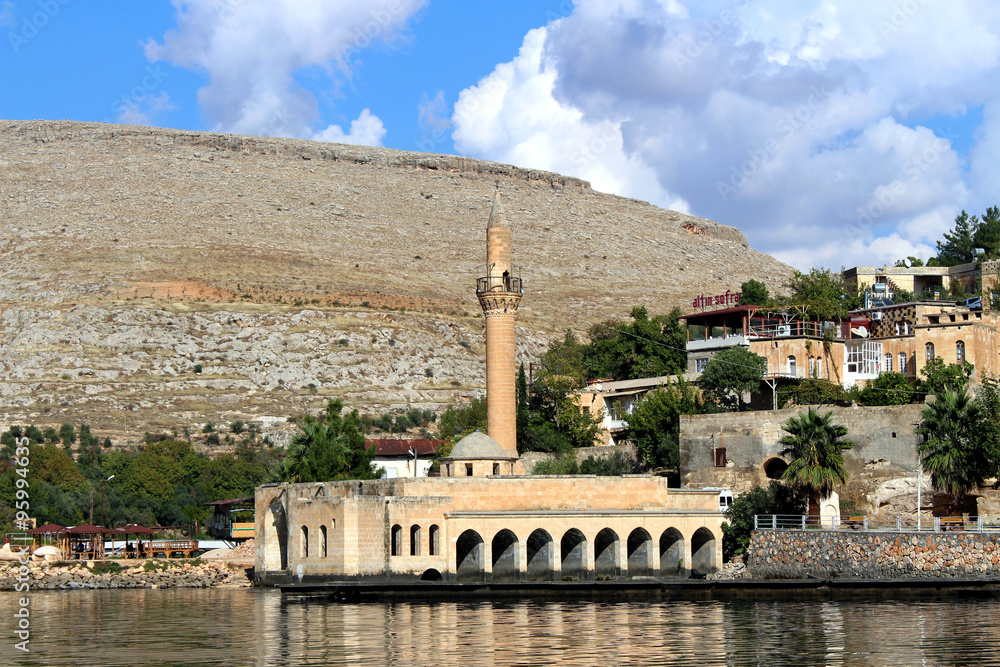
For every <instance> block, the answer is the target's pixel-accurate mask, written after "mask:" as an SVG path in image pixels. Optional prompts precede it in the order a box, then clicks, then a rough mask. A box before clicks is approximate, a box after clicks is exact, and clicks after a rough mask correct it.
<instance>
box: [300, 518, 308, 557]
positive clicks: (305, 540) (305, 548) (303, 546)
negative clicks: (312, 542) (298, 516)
mask: <svg viewBox="0 0 1000 667" xmlns="http://www.w3.org/2000/svg"><path fill="white" fill-rule="evenodd" d="M300 547H301V548H300V549H299V551H300V552H301V553H302V557H303V558H309V528H308V527H306V526H302V544H301V545H300Z"/></svg>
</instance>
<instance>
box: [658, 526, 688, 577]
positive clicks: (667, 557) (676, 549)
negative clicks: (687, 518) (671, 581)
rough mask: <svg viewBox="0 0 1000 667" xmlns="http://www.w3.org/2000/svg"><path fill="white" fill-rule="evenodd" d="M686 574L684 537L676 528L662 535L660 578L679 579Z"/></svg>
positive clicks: (669, 529) (668, 529)
mask: <svg viewBox="0 0 1000 667" xmlns="http://www.w3.org/2000/svg"><path fill="white" fill-rule="evenodd" d="M683 573H684V536H683V535H681V531H679V530H677V529H676V528H667V529H666V530H665V531H663V533H662V534H661V535H660V576H661V577H679V576H681V575H682V574H683Z"/></svg>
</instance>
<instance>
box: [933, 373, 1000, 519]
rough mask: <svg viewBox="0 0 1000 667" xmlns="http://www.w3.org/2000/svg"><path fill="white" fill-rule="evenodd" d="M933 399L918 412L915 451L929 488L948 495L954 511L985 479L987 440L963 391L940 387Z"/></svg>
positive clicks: (979, 412)
mask: <svg viewBox="0 0 1000 667" xmlns="http://www.w3.org/2000/svg"><path fill="white" fill-rule="evenodd" d="M934 398H935V400H934V401H933V402H931V403H928V404H927V405H926V406H925V407H924V409H923V410H921V412H920V417H921V419H922V421H921V424H920V426H919V427H917V433H919V434H921V435H923V436H924V441H923V442H922V443H920V445H919V447H918V451H919V452H920V455H921V457H922V458H923V464H924V469H925V470H927V471H928V472H930V474H931V484H933V485H934V488H935V489H937V490H938V491H943V492H944V493H947V494H949V495H951V497H952V500H953V502H952V507H951V509H952V510H954V508H955V507H957V506H959V505H960V504H961V501H962V500H963V499H964V497H965V496H966V495H968V494H969V492H971V491H974V490H975V489H977V488H979V487H981V486H982V485H983V484H984V482H985V478H986V477H987V476H988V475H989V472H990V469H991V466H990V459H991V456H990V455H989V452H988V451H987V449H988V446H987V445H988V443H987V442H986V440H988V436H986V434H985V432H984V431H985V429H983V428H980V427H979V423H980V422H981V417H982V410H981V407H980V405H979V403H978V402H976V401H975V400H973V398H972V397H971V396H970V395H969V393H968V392H967V391H965V390H961V391H956V390H954V389H952V388H951V387H944V388H943V389H942V390H940V391H938V392H937V393H935V394H934Z"/></svg>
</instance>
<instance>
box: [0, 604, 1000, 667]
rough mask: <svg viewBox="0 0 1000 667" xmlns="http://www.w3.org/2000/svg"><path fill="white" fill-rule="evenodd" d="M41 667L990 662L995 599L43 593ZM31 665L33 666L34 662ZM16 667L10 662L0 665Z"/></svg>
mask: <svg viewBox="0 0 1000 667" xmlns="http://www.w3.org/2000/svg"><path fill="white" fill-rule="evenodd" d="M14 599H15V597H14V595H13V594H8V593H4V594H0V600H3V604H2V605H0V608H3V609H9V610H10V613H4V614H3V619H2V621H0V627H2V628H3V630H4V632H3V637H4V639H3V640H2V641H3V642H4V645H3V649H2V650H0V655H3V656H5V657H7V658H10V657H14V658H15V659H16V660H17V661H18V664H38V665H178V664H191V665H208V664H220V665H351V664H356V665H436V666H441V667H448V666H451V665H458V666H461V667H473V666H475V667H479V666H481V665H482V666H487V667H488V666H492V665H497V666H507V665H602V666H608V665H807V664H810V665H811V664H816V665H920V664H924V665H986V664H1000V632H998V629H1000V616H998V615H1000V602H998V601H996V600H992V599H990V600H969V601H960V602H671V603H667V602H628V603H620V602H614V603H612V602H608V603H601V602H542V601H539V602H531V601H517V602H437V603H421V602H415V603H364V604H345V603H335V602H331V603H327V602H317V601H283V600H282V597H281V594H280V593H278V592H276V591H249V590H245V589H244V590H218V589H207V590H204V589H195V590H166V591H162V590H161V591H153V590H124V591H72V592H35V593H32V595H31V610H32V627H31V629H32V642H31V646H32V653H31V654H30V656H25V655H24V654H20V653H19V652H18V651H15V650H13V642H14V641H15V640H14V639H12V637H13V623H12V621H13V619H12V614H13V610H14V609H15V605H16V603H14ZM25 658H27V660H25ZM4 662H5V663H7V662H8V661H7V660H4Z"/></svg>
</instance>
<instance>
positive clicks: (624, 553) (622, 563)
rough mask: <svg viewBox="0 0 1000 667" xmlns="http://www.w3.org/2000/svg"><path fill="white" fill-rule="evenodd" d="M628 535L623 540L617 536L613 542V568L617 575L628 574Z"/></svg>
mask: <svg viewBox="0 0 1000 667" xmlns="http://www.w3.org/2000/svg"><path fill="white" fill-rule="evenodd" d="M627 540H628V537H626V539H625V541H623V540H622V539H621V536H619V537H618V541H617V542H615V569H616V570H617V571H618V572H617V576H618V577H624V576H628V541H627Z"/></svg>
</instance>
